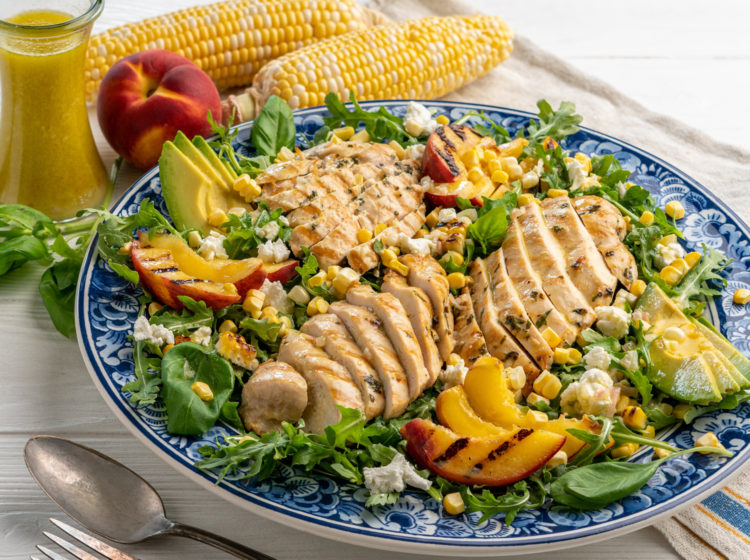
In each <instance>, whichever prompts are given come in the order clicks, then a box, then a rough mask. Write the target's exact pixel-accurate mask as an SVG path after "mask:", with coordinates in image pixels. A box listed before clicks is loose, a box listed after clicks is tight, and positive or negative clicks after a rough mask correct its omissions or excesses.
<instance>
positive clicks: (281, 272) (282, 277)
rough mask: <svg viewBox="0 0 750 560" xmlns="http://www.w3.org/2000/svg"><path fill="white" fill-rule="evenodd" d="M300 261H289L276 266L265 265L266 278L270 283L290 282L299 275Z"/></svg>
mask: <svg viewBox="0 0 750 560" xmlns="http://www.w3.org/2000/svg"><path fill="white" fill-rule="evenodd" d="M298 266H299V261H295V260H294V259H287V260H285V261H284V262H280V263H276V264H264V265H263V269H264V270H265V271H266V278H267V279H268V281H269V282H281V283H282V284H284V283H286V282H289V280H291V279H292V278H294V277H295V276H296V275H297V267H298Z"/></svg>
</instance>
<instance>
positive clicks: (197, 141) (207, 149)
mask: <svg viewBox="0 0 750 560" xmlns="http://www.w3.org/2000/svg"><path fill="white" fill-rule="evenodd" d="M193 146H195V147H196V148H197V149H198V151H200V153H202V154H203V157H205V158H206V159H207V160H208V162H209V163H210V164H211V166H212V167H213V168H214V169H215V170H216V172H217V173H218V174H219V175H221V176H222V177H223V178H224V181H225V182H226V183H227V184H229V185H230V186H231V185H232V183H234V180H235V179H236V178H237V173H235V171H234V169H232V168H231V167H230V166H229V164H228V163H227V162H226V161H224V160H222V159H221V158H219V156H218V155H216V152H214V149H213V148H212V147H211V146H209V145H208V142H206V139H205V138H203V136H196V137H195V138H193Z"/></svg>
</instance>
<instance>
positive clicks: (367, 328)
mask: <svg viewBox="0 0 750 560" xmlns="http://www.w3.org/2000/svg"><path fill="white" fill-rule="evenodd" d="M329 311H330V312H331V313H333V314H334V315H336V316H337V317H338V318H339V319H341V321H342V322H343V323H344V325H346V328H347V330H348V331H349V334H351V336H352V338H354V340H356V341H357V344H359V346H360V348H361V349H362V353H363V354H364V355H365V357H366V358H367V360H368V361H369V362H370V363H371V364H372V365H373V366H375V369H376V370H377V372H378V375H379V377H380V382H381V383H382V384H383V394H384V396H385V409H384V411H383V418H385V419H386V420H387V419H388V418H394V417H396V416H400V415H401V414H403V412H404V410H406V407H407V406H408V405H409V402H410V399H409V381H408V379H407V377H406V372H405V371H404V368H403V366H402V365H401V362H400V361H399V359H398V354H396V350H395V349H394V348H393V345H392V344H391V342H390V340H388V336H387V335H386V334H385V331H384V330H383V327H382V325H381V324H380V321H379V320H378V318H377V317H376V316H375V314H374V313H372V312H370V311H368V310H367V309H365V308H364V307H359V306H358V305H351V304H349V303H344V302H343V301H337V302H334V303H332V304H331V306H330V307H329Z"/></svg>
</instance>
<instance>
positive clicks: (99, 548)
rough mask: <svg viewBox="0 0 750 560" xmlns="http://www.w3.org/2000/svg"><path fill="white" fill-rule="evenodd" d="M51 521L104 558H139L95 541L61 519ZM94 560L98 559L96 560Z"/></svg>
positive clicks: (121, 559)
mask: <svg viewBox="0 0 750 560" xmlns="http://www.w3.org/2000/svg"><path fill="white" fill-rule="evenodd" d="M50 521H52V523H54V524H55V525H56V526H57V527H58V528H59V529H60V530H62V531H65V532H66V533H67V534H68V535H70V536H71V537H73V538H74V539H76V540H77V541H78V542H82V543H83V544H85V545H86V546H88V547H89V548H90V549H92V550H95V551H96V552H98V553H99V554H101V555H102V556H105V557H106V558H109V559H110V560H138V558H135V557H134V556H130V555H128V554H125V553H124V552H122V551H121V550H117V549H116V548H114V547H112V546H109V545H108V544H106V543H104V542H102V541H100V540H99V539H95V538H94V537H92V536H91V535H87V534H86V533H84V532H83V531H79V530H78V529H76V528H75V527H71V526H70V525H68V524H67V523H64V522H62V521H60V520H59V519H54V518H52V517H50ZM92 558H93V556H92ZM94 560H96V559H95V558H94Z"/></svg>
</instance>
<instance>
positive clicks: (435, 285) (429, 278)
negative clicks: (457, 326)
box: [401, 254, 456, 360]
mask: <svg viewBox="0 0 750 560" xmlns="http://www.w3.org/2000/svg"><path fill="white" fill-rule="evenodd" d="M401 262H402V263H404V264H405V265H406V266H408V267H409V277H408V281H409V285H411V286H414V287H416V288H419V289H421V290H422V291H423V292H424V293H425V294H427V297H428V298H430V303H431V304H432V311H433V318H432V325H433V328H434V329H435V332H437V335H438V340H437V346H438V350H439V351H440V356H441V357H442V358H443V360H445V359H446V358H448V356H449V355H450V353H451V352H453V347H454V346H455V345H456V341H455V340H454V338H453V310H452V309H451V301H450V286H449V285H448V278H447V276H446V275H445V271H444V270H443V267H442V266H440V263H439V262H437V261H436V260H435V259H433V258H432V257H430V256H426V257H423V256H420V255H413V254H409V255H403V256H402V257H401Z"/></svg>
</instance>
